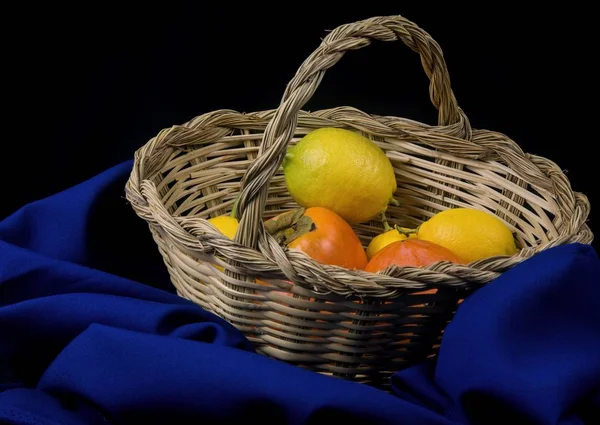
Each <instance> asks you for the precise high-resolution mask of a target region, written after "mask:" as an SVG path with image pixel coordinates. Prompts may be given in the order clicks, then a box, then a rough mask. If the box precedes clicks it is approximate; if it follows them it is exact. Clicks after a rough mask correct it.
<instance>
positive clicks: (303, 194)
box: [283, 128, 397, 224]
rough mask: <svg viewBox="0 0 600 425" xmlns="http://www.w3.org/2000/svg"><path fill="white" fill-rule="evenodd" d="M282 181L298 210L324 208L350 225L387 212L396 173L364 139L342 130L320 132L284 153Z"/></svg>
mask: <svg viewBox="0 0 600 425" xmlns="http://www.w3.org/2000/svg"><path fill="white" fill-rule="evenodd" d="M283 169H284V173H285V182H286V185H287V188H288V191H289V192H290V194H291V196H292V197H293V198H294V200H295V201H296V202H297V203H298V204H299V205H300V206H302V207H305V208H310V207H324V208H327V209H329V210H331V211H333V212H335V213H337V214H338V215H340V216H341V217H342V218H344V219H345V220H346V221H347V222H348V223H350V224H355V223H361V222H365V221H368V220H371V219H373V218H375V217H377V216H378V215H379V214H380V213H382V212H385V211H386V209H387V207H388V204H389V203H390V202H391V201H392V198H393V195H394V192H395V191H396V188H397V185H396V177H395V175H394V169H393V167H392V164H391V162H390V160H389V159H388V157H387V156H386V155H385V153H384V152H383V150H382V149H381V148H380V147H379V146H377V144H375V142H373V141H371V140H369V139H368V138H366V137H364V136H362V135H360V134H358V133H356V132H353V131H349V130H344V129H340V128H321V129H318V130H314V131H312V132H310V133H309V134H307V135H306V136H304V137H303V138H302V139H301V140H300V141H298V143H297V144H296V145H295V146H292V147H291V148H289V149H288V152H287V154H286V157H285V160H284V162H283Z"/></svg>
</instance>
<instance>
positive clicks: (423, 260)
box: [365, 239, 465, 273]
mask: <svg viewBox="0 0 600 425" xmlns="http://www.w3.org/2000/svg"><path fill="white" fill-rule="evenodd" d="M444 260H445V261H450V262H452V263H457V264H465V262H464V261H463V260H462V259H461V258H459V257H458V256H457V255H455V254H454V253H453V252H452V251H450V250H449V249H447V248H444V247H443V246H440V245H438V244H435V243H433V242H428V241H424V240H420V239H405V240H402V241H398V242H393V243H391V244H389V245H387V246H386V247H384V248H383V249H382V250H381V251H379V252H378V253H377V254H375V256H374V257H373V258H372V259H371V261H369V263H368V264H367V266H366V267H365V271H368V272H372V273H377V272H379V271H382V270H384V269H386V268H387V267H389V266H391V265H397V266H412V267H426V266H428V265H430V264H433V263H437V262H438V261H444Z"/></svg>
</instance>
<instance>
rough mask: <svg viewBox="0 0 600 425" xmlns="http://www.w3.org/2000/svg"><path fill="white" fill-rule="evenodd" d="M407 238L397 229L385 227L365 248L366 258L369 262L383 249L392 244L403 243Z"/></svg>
mask: <svg viewBox="0 0 600 425" xmlns="http://www.w3.org/2000/svg"><path fill="white" fill-rule="evenodd" d="M405 239H407V236H406V235H404V234H402V233H400V232H399V231H398V229H397V228H395V227H390V226H386V227H385V228H384V231H383V233H380V234H379V235H377V236H375V237H374V238H373V239H371V242H369V245H368V246H367V258H368V259H369V260H370V259H371V258H373V257H374V256H375V254H377V253H378V252H379V251H381V250H382V249H383V248H385V247H386V246H388V245H389V244H391V243H393V242H398V241H403V240H405Z"/></svg>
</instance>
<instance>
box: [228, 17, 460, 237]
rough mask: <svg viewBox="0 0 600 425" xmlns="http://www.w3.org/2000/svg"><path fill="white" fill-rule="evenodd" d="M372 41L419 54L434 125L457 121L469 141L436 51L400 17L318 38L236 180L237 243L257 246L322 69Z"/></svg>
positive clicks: (353, 25)
mask: <svg viewBox="0 0 600 425" xmlns="http://www.w3.org/2000/svg"><path fill="white" fill-rule="evenodd" d="M372 40H379V41H397V40H402V41H403V42H404V44H406V45H407V46H408V47H410V48H411V49H412V50H413V51H415V52H417V53H419V55H420V56H421V63H422V65H423V69H424V70H425V73H426V74H427V77H429V80H430V86H429V92H430V98H431V102H432V103H433V105H434V106H435V107H436V108H437V109H438V111H439V115H438V121H439V125H441V126H447V125H451V124H457V123H459V124H460V126H461V129H462V131H461V133H462V134H463V135H464V137H466V138H470V137H471V128H470V125H469V121H468V119H467V118H466V117H465V116H464V113H463V112H462V110H461V109H460V108H459V107H458V104H457V102H456V98H455V97H454V93H453V92H452V89H451V87H450V77H449V75H448V69H447V67H446V63H445V61H444V58H443V54H442V51H441V49H440V47H439V45H438V44H437V43H436V42H435V40H433V39H432V38H431V36H430V35H429V34H428V33H426V32H425V31H424V30H422V29H421V28H419V27H418V26H417V25H415V24H414V23H412V22H410V21H409V20H407V19H406V18H404V17H402V16H389V17H375V18H370V19H366V20H363V21H358V22H355V23H351V24H346V25H342V26H339V27H338V28H336V29H335V30H333V31H332V32H330V33H329V34H328V35H327V36H326V37H325V38H324V39H323V41H322V43H321V45H320V46H319V47H318V48H317V49H316V50H315V51H314V52H313V53H312V54H311V55H310V56H309V57H308V58H307V59H306V60H305V61H304V63H303V64H302V65H301V66H300V68H299V69H298V71H297V72H296V75H295V76H294V78H293V79H292V80H291V81H290V83H289V84H288V86H287V88H286V90H285V93H284V95H283V98H282V100H281V103H280V105H279V107H278V108H277V110H276V111H275V114H274V116H273V119H272V120H271V121H270V122H269V124H268V126H267V128H266V129H265V132H264V135H263V139H262V143H261V146H260V148H259V154H258V157H257V159H256V160H255V161H254V162H253V164H252V165H251V167H250V168H249V169H248V170H247V172H246V174H245V176H244V179H243V180H242V191H241V195H240V198H239V201H238V213H239V216H240V217H241V220H240V225H239V230H238V233H237V236H236V240H237V242H239V243H241V244H244V245H245V246H249V247H256V246H257V243H258V241H259V236H260V234H262V232H263V231H264V229H263V228H262V226H261V223H262V214H263V211H264V207H265V202H266V197H267V189H268V185H269V182H270V180H271V178H272V177H273V175H274V174H275V173H276V172H277V170H278V169H279V166H280V165H281V163H282V161H283V158H284V156H285V152H286V149H287V145H288V143H289V142H290V140H292V138H293V136H294V132H295V130H296V125H297V120H298V112H299V111H300V110H301V109H302V107H303V106H304V105H305V104H306V102H308V100H309V99H310V98H311V97H312V95H313V94H314V93H315V91H316V89H317V87H318V86H319V84H320V82H321V80H322V79H323V76H324V75H325V71H326V70H327V69H329V68H331V67H332V66H333V65H335V64H336V63H337V62H338V61H339V60H340V59H341V58H342V56H343V55H344V53H345V52H346V51H348V50H357V49H361V48H363V47H366V46H368V45H369V44H371V41H372Z"/></svg>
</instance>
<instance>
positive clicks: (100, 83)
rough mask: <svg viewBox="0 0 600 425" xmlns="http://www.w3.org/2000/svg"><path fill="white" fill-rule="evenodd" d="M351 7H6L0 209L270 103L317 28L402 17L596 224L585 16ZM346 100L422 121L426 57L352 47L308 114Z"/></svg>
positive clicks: (468, 107) (592, 96)
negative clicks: (560, 174) (180, 133)
mask: <svg viewBox="0 0 600 425" xmlns="http://www.w3.org/2000/svg"><path fill="white" fill-rule="evenodd" d="M82 4H83V3H82ZM359 4H360V7H351V6H349V3H348V2H344V3H339V4H337V3H333V2H331V3H325V2H321V3H311V2H290V3H283V2H281V3H277V4H274V7H273V8H268V7H267V6H257V5H256V4H254V2H252V3H244V5H238V6H234V5H233V4H232V3H229V2H215V3H203V2H199V1H196V2H178V3H177V2H172V3H166V2H165V3H162V4H160V6H151V5H150V3H146V4H143V5H141V4H140V5H130V6H123V5H122V4H121V5H109V3H106V2H103V3H93V2H92V3H85V6H77V7H73V6H66V5H63V6H57V5H56V4H52V6H43V7H42V6H33V5H26V6H25V7H24V8H26V10H21V11H15V12H13V13H12V14H8V15H6V16H5V21H6V23H7V27H6V29H5V33H6V34H7V36H6V37H4V40H5V41H4V43H5V46H6V48H5V49H4V52H5V53H4V61H3V63H4V65H3V68H4V72H5V78H4V81H5V90H4V104H5V111H8V113H6V112H5V114H4V120H5V121H4V126H3V127H4V141H3V146H4V148H3V154H2V156H3V167H2V168H1V170H0V173H1V174H0V177H1V181H2V182H3V189H2V190H3V192H4V193H3V195H2V203H1V204H0V218H2V217H4V216H6V215H8V214H10V213H12V212H13V211H15V210H16V209H17V208H19V207H21V206H22V205H24V204H26V203H28V202H31V201H34V200H36V199H40V198H43V197H46V196H49V195H51V194H53V193H55V192H57V191H59V190H63V189H65V188H68V187H69V186H72V185H74V184H76V183H78V182H80V181H82V180H84V179H87V178H89V177H92V176H93V175H95V174H97V173H99V172H101V171H102V170H104V169H106V168H108V167H110V166H112V165H115V164H117V163H120V162H122V161H125V160H129V159H131V158H132V156H133V153H134V151H135V149H137V148H138V147H140V146H141V145H143V144H144V143H145V142H146V141H147V140H148V139H149V138H151V137H153V136H154V135H155V134H156V133H157V132H158V131H160V130H161V129H162V128H164V127H169V126H171V125H173V124H179V123H183V122H185V121H187V120H189V119H191V118H192V117H194V116H196V115H199V114H202V113H204V112H208V111H211V110H215V109H220V108H228V109H236V110H239V111H256V110H263V109H272V108H276V107H277V105H278V102H279V100H280V98H281V95H282V93H283V91H284V89H285V85H286V83H287V82H288V80H289V79H291V78H292V76H293V74H294V72H295V71H296V69H297V67H298V66H299V65H300V63H301V62H302V61H303V60H304V59H305V58H306V56H307V55H309V54H310V53H311V52H312V51H313V50H314V49H315V48H316V47H317V46H318V44H319V42H320V39H321V38H322V37H323V36H324V35H325V34H326V33H325V30H327V29H333V28H334V27H336V26H337V25H340V24H343V23H347V22H352V21H356V20H360V19H364V18H368V17H371V16H376V15H391V14H401V15H404V16H405V17H407V18H408V19H411V20H413V21H414V22H415V23H417V24H418V25H419V26H421V27H422V28H424V29H425V30H426V31H428V32H429V33H430V34H431V35H432V36H433V37H434V38H435V39H436V40H437V41H438V43H439V44H440V45H441V47H442V49H443V51H444V54H445V58H446V61H447V64H448V68H449V71H450V76H451V80H452V86H453V89H454V92H455V94H456V97H457V99H458V103H459V105H460V106H461V107H462V108H463V110H464V111H465V112H466V114H467V116H468V117H469V118H470V120H471V124H472V125H473V127H474V128H486V129H490V130H496V131H499V132H502V133H505V134H507V135H508V136H509V137H511V138H512V139H513V140H515V141H517V142H518V143H519V144H520V145H521V146H522V148H523V149H524V150H525V151H528V152H531V153H535V154H538V155H542V156H545V157H547V158H550V159H552V160H554V161H555V162H557V163H558V164H559V165H560V166H561V167H562V168H563V169H564V170H567V172H568V174H567V175H568V176H569V178H570V180H571V182H572V185H573V187H574V189H575V190H576V191H580V192H584V193H586V194H587V195H588V197H589V198H590V200H591V203H592V215H591V217H590V218H591V220H590V225H591V227H592V229H593V230H594V229H598V228H599V226H597V225H596V224H595V219H594V217H595V216H597V215H595V208H594V207H595V205H596V203H597V202H598V201H599V198H598V197H597V196H596V195H595V192H596V187H595V186H596V183H597V180H598V177H597V176H598V172H597V165H596V164H597V159H596V158H597V156H596V154H594V150H595V148H596V144H598V142H599V141H598V137H597V133H596V130H595V124H596V116H595V115H594V116H592V112H596V111H597V99H598V96H597V87H596V82H595V81H596V75H597V72H598V70H597V66H596V65H595V60H596V59H595V55H596V53H597V48H596V47H595V46H594V40H595V38H593V37H592V28H591V26H590V22H591V15H592V14H591V11H590V10H588V11H586V10H585V9H581V8H577V9H568V8H567V9H565V8H564V7H561V8H560V9H558V8H556V9H552V8H546V7H545V8H544V9H543V10H542V9H536V8H534V7H532V8H531V9H530V10H529V11H527V10H524V7H523V6H521V7H511V6H509V5H508V4H507V3H502V4H498V5H494V4H493V3H487V2H486V3H481V4H482V5H481V6H476V7H475V6H468V3H466V4H465V5H460V4H456V2H453V3H446V4H445V5H437V4H435V3H432V2H415V3H410V4H409V3H408V2H393V3H391V5H387V4H386V3H382V4H377V3H376V2H368V3H365V2H362V3H357V6H358V5H359ZM473 4H477V3H473ZM483 4H485V6H483ZM275 6H276V7H275ZM9 24H10V29H8V25H9ZM6 75H7V76H6ZM339 105H351V106H355V107H357V108H359V109H361V110H364V111H366V112H372V113H376V114H386V115H396V116H403V117H408V118H412V119H416V120H419V121H423V122H427V123H431V124H434V123H435V122H436V117H437V115H436V110H435V108H434V107H433V106H432V105H431V103H430V102H429V93H428V80H427V78H426V76H425V74H424V72H423V70H422V69H421V66H420V61H419V57H418V56H417V55H416V54H415V53H414V52H412V51H410V50H409V49H408V48H406V47H405V46H403V45H401V44H400V43H396V44H392V43H375V44H373V45H372V46H371V47H369V48H367V49H362V50H360V51H354V52H350V53H348V54H347V55H346V56H344V58H343V59H342V60H341V61H340V62H339V63H338V64H337V65H336V66H335V67H334V68H332V69H331V70H330V71H328V73H327V75H326V76H325V79H324V80H323V82H322V84H321V86H320V88H319V90H318V92H317V94H316V95H315V96H314V97H313V99H311V101H310V102H309V103H308V104H307V105H306V106H305V109H307V110H314V109H321V108H329V107H334V106H339ZM117 195H118V196H121V195H122V193H121V189H120V188H119V190H117V191H116V196H117ZM136 220H137V219H135V218H132V221H131V223H137V221H136ZM140 226H141V224H140ZM122 229H125V227H122ZM140 229H141V227H140ZM143 231H146V230H145V229H143Z"/></svg>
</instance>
